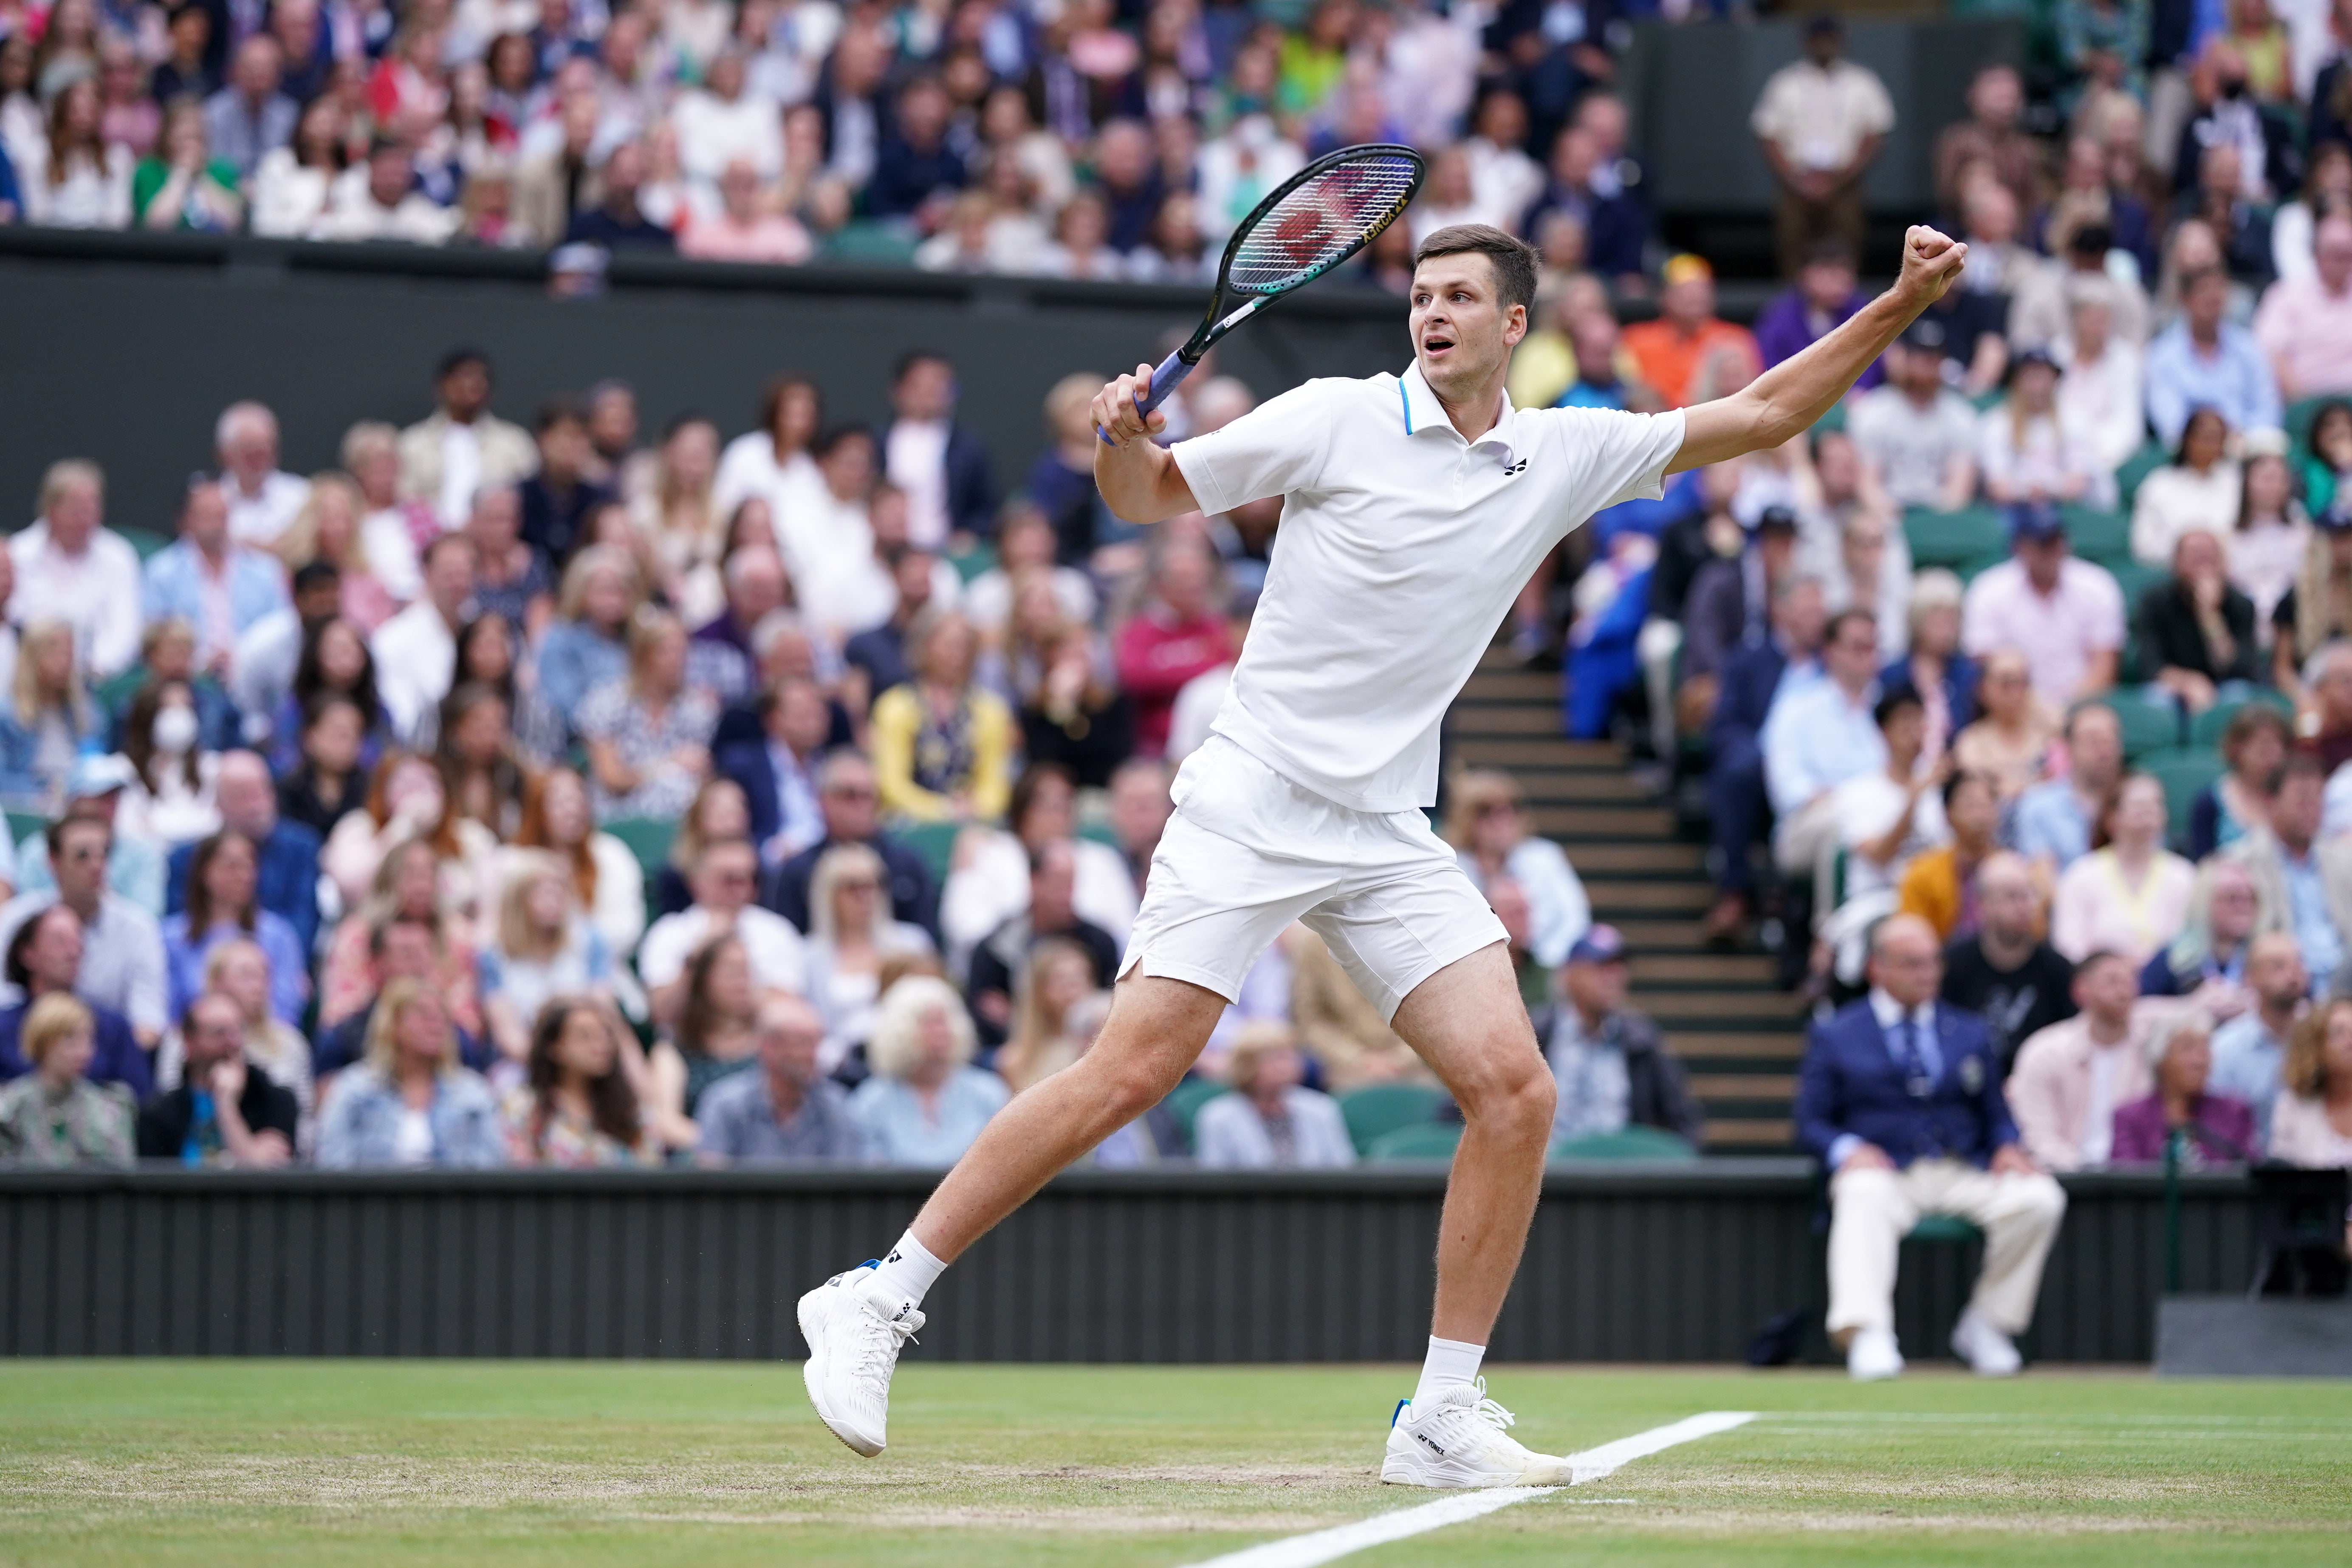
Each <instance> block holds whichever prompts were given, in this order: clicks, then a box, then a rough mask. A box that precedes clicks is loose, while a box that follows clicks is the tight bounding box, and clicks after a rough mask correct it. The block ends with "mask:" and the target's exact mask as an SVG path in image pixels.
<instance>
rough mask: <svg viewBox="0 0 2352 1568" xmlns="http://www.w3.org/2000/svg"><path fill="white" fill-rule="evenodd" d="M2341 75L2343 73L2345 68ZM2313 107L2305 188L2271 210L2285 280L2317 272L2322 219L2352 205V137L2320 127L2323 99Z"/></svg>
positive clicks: (2278, 266)
mask: <svg viewBox="0 0 2352 1568" xmlns="http://www.w3.org/2000/svg"><path fill="white" fill-rule="evenodd" d="M2337 58H2338V59H2341V58H2343V57H2341V56H2338V57H2337ZM2337 79H2338V80H2342V79H2344V77H2343V76H2342V74H2341V73H2340V68H2339V75H2338V78H2337ZM2313 109H2314V110H2315V114H2314V121H2315V133H2314V134H2313V136H2312V138H2311V167H2310V168H2309V169H2308V170H2307V171H2305V174H2304V179H2303V191H2302V193H2301V194H2300V195H2297V196H2296V197H2295V198H2294V200H2293V201H2288V202H2282V203H2280V204H2279V206H2278V210H2277V211H2275V212H2273V214H2272V215H2271V269H2272V270H2273V272H2276V273H2277V274H2278V277H2279V281H2280V282H2281V283H2285V282H2288V281H2294V282H2306V281H2308V280H2309V279H2311V278H2312V277H2314V276H2315V274H2316V272H2317V271H2318V266H2319V262H2318V257H2317V255H2316V252H2317V249H2318V233H2317V231H2318V226H2319V219H2320V218H2321V217H2323V216H2326V215H2328V214H2331V213H2333V214H2336V215H2338V216H2340V215H2342V214H2344V213H2346V212H2347V211H2352V141H2347V140H2346V139H2345V138H2344V137H2343V136H2342V135H2341V134H2339V135H2337V136H2336V137H2334V138H2330V137H2329V136H2327V135H2326V132H2324V131H2319V130H2318V129H2317V126H2316V122H2317V121H2318V120H2319V119H2320V118H2321V117H2322V116H2324V115H2326V112H2327V110H2326V106H2325V104H2324V102H2315V103H2314V104H2313Z"/></svg>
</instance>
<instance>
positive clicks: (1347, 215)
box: [1095, 142, 1428, 442]
mask: <svg viewBox="0 0 2352 1568" xmlns="http://www.w3.org/2000/svg"><path fill="white" fill-rule="evenodd" d="M1427 172H1428V165H1427V164H1425V163H1423V162H1422V158H1421V154H1420V153H1416V152H1414V151H1413V150H1412V148H1410V147H1399V146H1393V145H1391V144H1389V143H1386V142H1367V143H1365V144H1364V145H1362V146H1360V147H1342V148H1340V149H1339V151H1338V152H1336V153H1326V154H1324V155H1323V156H1322V157H1320V158H1318V159H1316V160H1315V162H1313V163H1309V164H1307V167H1305V168H1304V169H1301V170H1299V171H1298V173H1297V174H1293V175H1291V176H1290V178H1288V179H1287V180H1285V181H1284V182H1283V183H1282V184H1281V185H1280V186H1278V187H1277V188H1276V190H1275V192H1274V194H1273V195H1269V196H1267V197H1266V198H1265V200H1264V201H1262V202H1260V203H1258V205H1256V207H1255V208H1254V209H1252V211H1251V213H1250V215H1249V216H1247V217H1245V218H1244V219H1242V221H1241V225H1240V226H1239V227H1237V228H1235V229H1234V237H1233V238H1232V239H1230V240H1228V241H1226V242H1225V254H1224V257H1223V259H1222V260H1220V261H1219V262H1218V263H1217V287H1216V291H1215V292H1214V293H1213V294H1211V295H1210V296H1209V309H1208V310H1207V312H1206V313H1205V314H1204V315H1202V318H1201V324H1200V325H1199V326H1198V327H1196V328H1194V329H1193V331H1192V337H1191V339H1190V340H1188V341H1187V342H1185V344H1184V346H1183V347H1182V348H1181V349H1178V350H1177V351H1176V352H1175V353H1172V354H1170V355H1169V356H1168V357H1167V358H1166V359H1164V360H1161V361H1160V364H1159V366H1158V368H1156V369H1155V370H1153V371H1152V373H1151V386H1150V390H1148V391H1147V392H1145V393H1144V394H1143V395H1141V396H1139V397H1138V398H1137V399H1136V400H1135V406H1136V411H1137V412H1138V413H1139V414H1149V413H1150V412H1151V411H1152V410H1153V409H1155V408H1157V407H1159V406H1160V404H1161V403H1163V402H1165V401H1166V400H1167V397H1168V395H1169V394H1170V393H1171V392H1173V391H1175V390H1176V387H1177V385H1178V384H1180V383H1181V382H1182V381H1183V379H1184V378H1185V377H1186V376H1188V375H1190V374H1192V367H1193V366H1194V365H1196V364H1199V363H1201V356H1202V354H1204V353H1208V352H1209V349H1210V346H1211V345H1212V344H1213V343H1215V342H1216V341H1217V340H1218V339H1220V338H1222V337H1223V336H1224V335H1225V334H1226V333H1227V332H1230V331H1233V330H1234V328H1235V327H1238V326H1240V325H1241V324H1242V323H1243V322H1244V321H1248V320H1249V319H1250V318H1251V317H1252V316H1255V315H1256V314H1257V313H1258V312H1259V311H1260V310H1264V309H1265V308H1266V307H1267V306H1268V305H1271V304H1273V303H1274V302H1275V301H1276V300H1279V299H1281V298H1282V297H1283V296H1284V295H1285V294H1290V293H1295V292H1297V290H1298V289H1304V288H1306V287H1307V285H1308V284H1309V283H1312V282H1314V281H1315V279H1318V278H1320V277H1322V276H1323V274H1325V273H1326V272H1328V271H1330V270H1331V268H1334V267H1337V266H1339V263H1341V262H1343V261H1345V260H1347V259H1348V258H1349V257H1351V256H1353V255H1355V254H1356V252H1358V251H1360V250H1361V249H1363V248H1364V247H1366V246H1367V245H1370V243H1371V242H1372V241H1373V240H1374V239H1376V238H1378V237H1379V236H1380V233H1381V230H1382V229H1384V228H1386V227H1388V226H1389V225H1391V224H1392V223H1394V222H1395V221H1396V220H1397V218H1398V217H1399V216H1401V215H1402V213H1403V212H1404V209H1405V207H1406V206H1407V205H1409V204H1410V203H1411V202H1412V198H1413V195H1414V194H1415V193H1416V192H1418V191H1419V190H1420V189H1421V180H1422V176H1423V174H1426V173H1427ZM1095 434H1096V435H1097V436H1098V437H1102V439H1103V440H1104V441H1106V442H1107V441H1108V440H1109V439H1110V437H1108V436H1104V435H1103V433H1102V430H1101V429H1100V428H1099V427H1097V429H1096V431H1095Z"/></svg>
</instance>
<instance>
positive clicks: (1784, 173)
mask: <svg viewBox="0 0 2352 1568" xmlns="http://www.w3.org/2000/svg"><path fill="white" fill-rule="evenodd" d="M1844 48H1845V26H1844V24H1843V23H1842V22H1840V21H1839V20H1838V19H1837V17H1835V16H1831V15H1829V14H1827V13H1823V14H1822V15H1819V16H1814V17H1813V18H1812V19H1811V20H1810V21H1808V22H1807V23H1806V24H1805V58H1802V59H1801V60H1794V61H1791V62H1790V63H1789V64H1788V65H1785V66H1782V67H1781V68H1780V69H1779V70H1777V71H1774V72H1773V73H1772V76H1771V78H1770V79H1769V80H1768V81H1766V82H1765V84H1764V91H1763V94H1762V96H1761V97H1759V98H1758V99H1757V100H1756V109H1755V111H1754V112H1753V113H1752V114H1751V115H1749V117H1748V128H1749V129H1750V130H1752V131H1754V132H1756V139H1757V142H1758V144H1759V146H1760V147H1761V148H1762V149H1763V153H1764V161H1765V163H1768V164H1769V165H1770V166H1771V170H1772V179H1773V183H1774V184H1777V185H1778V186H1779V187H1780V205H1779V208H1778V212H1777V215H1776V222H1775V224H1774V232H1775V235H1776V236H1777V237H1778V239H1779V241H1780V271H1781V274H1782V275H1783V276H1785V277H1794V276H1795V275H1796V272H1797V269H1798V268H1799V267H1800V266H1801V265H1802V263H1803V260H1804V257H1805V253H1806V250H1807V248H1808V247H1810V246H1811V244H1812V243H1813V241H1815V240H1817V239H1823V238H1833V239H1838V240H1843V242H1844V243H1845V245H1846V246H1847V247H1848V248H1849V249H1852V250H1854V251H1857V252H1859V251H1860V250H1861V248H1862V240H1863V203H1862V180H1863V176H1864V174H1867V173H1868V172H1869V170H1870V165H1871V164H1872V163H1874V162H1875V161H1876V160H1877V157H1878V153H1879V150H1880V149H1881V148H1883V147H1884V146H1885V144H1886V133H1887V132H1889V131H1892V130H1893V129H1895V100H1893V99H1891V98H1889V97H1888V96H1887V93H1886V85H1885V83H1884V82H1882V81H1880V80H1879V79H1878V78H1877V76H1876V75H1875V74H1874V73H1873V72H1872V71H1870V70H1869V69H1868V68H1865V67H1863V66H1858V65H1856V64H1854V63H1853V61H1852V60H1848V59H1842V58H1839V57H1840V55H1841V54H1842V53H1843V51H1844Z"/></svg>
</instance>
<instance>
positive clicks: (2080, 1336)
mask: <svg viewBox="0 0 2352 1568" xmlns="http://www.w3.org/2000/svg"><path fill="white" fill-rule="evenodd" d="M934 1179H935V1178H933V1177H932V1176H930V1175H929V1174H927V1173H898V1172H845V1173H811V1172H803V1173H646V1174H635V1175H589V1174H583V1175H572V1174H561V1173H504V1174H498V1175H479V1176H457V1175H446V1176H445V1175H437V1174H419V1175H391V1174H385V1175H341V1174H331V1173H295V1174H288V1175H275V1176H259V1175H250V1176H248V1175H237V1174H205V1173H181V1172H163V1173H138V1174H130V1175H59V1176H41V1175H34V1174H29V1173H0V1355H338V1356H341V1355H435V1356H698V1357H759V1358H771V1359H772V1358H795V1357H797V1356H799V1355H801V1354H803V1353H804V1352H803V1351H802V1349H801V1345H800V1339H799V1335H798V1332H797V1331H796V1330H795V1329H794V1327H793V1317H792V1307H793V1300H794V1299H795V1298H796V1297H797V1296H798V1295H799V1293H800V1292H801V1291H802V1290H803V1289H807V1288H808V1287H809V1286H811V1285H814V1284H815V1283H816V1282H818V1281H819V1280H821V1279H824V1277H825V1276H826V1275H827V1274H829V1273H832V1272H834V1271H835V1270H837V1269H839V1268H844V1267H845V1266H848V1265H852V1264H855V1263H856V1262H857V1261H858V1260H859V1259H861V1258H866V1257H869V1256H871V1255H872V1254H873V1253H874V1252H875V1251H876V1250H877V1248H879V1247H885V1246H887V1245H888V1243H889V1242H890V1241H891V1240H892V1239H894V1238H895V1237H897V1236H898V1233H899V1231H900V1230H901V1229H902V1228H903V1227H904V1226H905V1225H906V1223H907V1222H908V1219H909V1218H911V1217H912V1215H913V1214H914V1212H915V1209H916V1206H917V1205H919V1203H920V1201H921V1199H922V1196H923V1194H925V1193H927V1192H928V1191H929V1188H930V1186H931V1184H932V1182H933V1180H934ZM2067 1185H2068V1191H2069V1193H2070V1194H2071V1197H2072V1200H2073V1207H2072V1210H2071V1211H2070V1212H2069V1214H2068V1215H2067V1218H2066V1227H2065V1230H2064V1232H2063V1234H2062V1235H2061V1237H2060V1238H2059V1242H2058V1247H2057V1250H2056V1253H2055V1255H2054V1256H2053V1260H2052V1265H2051V1270H2050V1274H2049V1277H2048V1279H2047V1281H2046V1283H2045V1285H2044V1288H2043V1291H2042V1310H2041V1314H2040V1317H2039V1320H2038V1321H2037V1324H2036V1328H2035V1331H2034V1335H2033V1337H2032V1340H2031V1341H2029V1343H2030V1344H2032V1346H2033V1347H2034V1348H2035V1349H2036V1350H2037V1352H2038V1353H2039V1354H2041V1355H2042V1356H2044V1357H2047V1358H2051V1359H2054V1360H2063V1361H2144V1360H2146V1359H2147V1357H2148V1355H2149V1353H2150V1351H2151V1348H2152V1341H2151V1334H2152V1330H2153V1321H2154V1317H2155V1301H2156V1297H2157V1293H2158V1285H2159V1283H2160V1281H2161V1278H2162V1263H2163V1237H2162V1205H2161V1192H2160V1187H2159V1185H2158V1183H2157V1182H2155V1181H2154V1180H2152V1179H2147V1178H2137V1177H2116V1176H2085V1177H2080V1178H2073V1179H2070V1180H2069V1182H2068V1184H2067ZM1441 1193H1442V1176H1441V1175H1440V1174H1438V1173H1434V1172H1421V1171H1413V1172H1361V1173H1331V1174H1315V1175H1307V1174H1298V1175H1292V1176H1287V1177H1265V1176H1256V1175H1244V1174H1220V1173H1198V1172H1187V1173H1148V1174H1134V1175H1126V1174H1119V1175H1114V1174H1088V1175H1072V1176H1066V1177H1064V1178H1062V1179H1060V1180H1058V1181H1056V1182H1055V1183H1054V1184H1052V1185H1051V1186H1049V1187H1048V1188H1047V1189H1046V1190H1045V1193H1044V1194H1041V1195H1040V1196H1039V1198H1038V1199H1037V1200H1036V1201H1035V1202H1034V1203H1033V1204H1031V1205H1029V1206H1028V1207H1027V1208H1025V1209H1024V1210H1023V1211H1021V1213H1020V1214H1018V1215H1015V1216H1014V1217H1013V1219H1012V1220H1010V1221H1009V1222H1007V1223H1006V1224H1005V1225H1004V1226H1003V1227H1002V1228H1001V1229H999V1230H998V1231H997V1232H996V1233H994V1234H993V1235H992V1236H991V1237H988V1238H987V1239H986V1240H984V1241H983V1242H982V1243H981V1245H980V1246H979V1247H976V1248H974V1249H973V1251H972V1253H971V1255H970V1256H969V1257H968V1258H966V1259H964V1260H963V1262H962V1263H961V1264H960V1265H959V1266H958V1267H957V1268H953V1269H951V1270H950V1272H949V1273H948V1275H947V1276H946V1278H945V1279H943V1280H942V1282H941V1283H940V1287H939V1289H937V1290H936V1291H935V1292H934V1293H933V1295H932V1297H931V1299H930V1300H929V1303H927V1305H928V1306H929V1309H930V1310H932V1317H933V1321H932V1325H931V1327H929V1329H927V1330H926V1331H924V1334H923V1344H922V1348H921V1350H920V1351H919V1352H914V1353H917V1354H920V1355H925V1356H931V1357H937V1358H941V1359H946V1360H961V1361H1080V1362H1234V1361H1244V1362H1246V1361H1372V1360H1395V1361H1408V1360H1412V1359H1415V1358H1417V1357H1418V1356H1419V1355H1420V1354H1421V1352H1422V1348H1423V1343H1424V1341H1425V1337H1426V1335H1427V1333H1428V1326H1427V1324H1428V1310H1429V1295H1430V1258H1431V1251H1432V1248H1433V1245H1434V1240H1435V1236H1436V1226H1437V1206H1438V1202H1439V1198H1440V1195H1441ZM1813 1207H1814V1185H1813V1178H1812V1176H1811V1171H1810V1169H1809V1168H1808V1166H1807V1165H1806V1164H1805V1163H1804V1162H1801V1161H1794V1160H1736V1161H1716V1162H1709V1163H1706V1164H1703V1165H1699V1166H1696V1167H1686V1168H1657V1167H1652V1168H1648V1169H1641V1170H1629V1169H1623V1168H1614V1169H1607V1168H1603V1169H1587V1170H1583V1171H1575V1172H1571V1171H1568V1170H1565V1169H1563V1170H1556V1171H1554V1172H1553V1173H1551V1175H1550V1176H1549V1179H1548V1181H1547V1184H1546V1188H1545V1195H1544V1202H1543V1205H1542V1207H1541V1208H1540V1209H1539V1210H1538V1214H1537V1217H1536V1226H1535V1231H1534V1234H1533V1236H1532V1237H1530V1240H1529V1244H1528V1255H1527V1261H1526V1264H1525V1266H1524V1267H1523V1268H1522V1269H1521V1271H1520V1274H1519V1279H1518V1283H1517V1287H1516V1289H1514V1290H1513V1292H1512V1295H1511V1299H1510V1301H1509V1304H1508V1305H1507V1308H1506V1309H1505V1311H1504V1315H1503V1320H1502V1321H1501V1323H1500V1324H1499V1325H1498V1326H1497V1328H1496V1336H1495V1354H1496V1358H1497V1359H1499V1360H1533V1361H1676V1362H1697V1361H1716V1362H1720V1361H1729V1360H1734V1359H1737V1358H1738V1356H1739V1355H1740V1353H1741V1352H1742V1350H1743V1348H1744V1347H1745V1345H1746V1344H1747V1342H1748V1336H1749V1335H1750V1334H1751V1333H1752V1332H1753V1331H1755V1329H1756V1328H1757V1327H1758V1326H1759V1324H1760V1323H1761V1322H1762V1321H1764V1320H1765V1319H1766V1318H1767V1317H1769V1316H1770V1315H1771V1314H1773V1313H1775V1312H1777V1311H1780V1310H1783V1309H1786V1308H1790V1307H1794V1306H1799V1305H1802V1304H1805V1303H1808V1302H1811V1303H1813V1304H1815V1305H1818V1303H1819V1302H1820V1301H1821V1300H1822V1296H1823V1294H1824V1292H1823V1290H1822V1285H1821V1282H1820V1267H1821V1265H1820V1255H1819V1247H1820V1242H1819V1238H1818V1237H1817V1235H1816V1234H1815V1232H1814V1231H1813V1229H1812V1225H1811V1221H1812V1217H1813ZM2184 1208H2185V1214H2186V1225H2185V1237H2186V1242H2187V1247H2186V1254H2185V1262H2186V1269H2185V1275H2186V1278H2185V1283H2186V1285H2187V1287H2188V1288H2189V1289H2191V1290H2207V1291H2225V1292H2226V1291H2231V1290H2235V1289H2241V1288H2242V1286H2243V1285H2244V1283H2245V1280H2246V1279H2247V1277H2248V1273H2249V1270H2250V1268H2251V1266H2252V1252H2251V1237H2252V1213H2251V1207H2250V1203H2249V1200H2248V1197H2247V1195H2246V1189H2245V1187H2244V1184H2242V1182H2240V1181H2238V1180H2237V1179H2235V1178H2229V1177H2219V1176H2200V1177H2195V1178H2191V1179H2190V1181H2189V1184H2188V1194H2187V1201H2186V1203H2185V1205H2184ZM1974 1262H1975V1260H1974V1258H1973V1257H1967V1256H1963V1255H1962V1253H1961V1251H1960V1249H1958V1248H1950V1247H1907V1248H1906V1251H1905V1257H1904V1274H1903V1279H1902V1285H1901V1288H1900V1289H1899V1291H1898V1300H1897V1307H1898V1321H1899V1326H1900V1330H1901V1332H1902V1333H1903V1335H1904V1338H1905V1343H1906V1346H1907V1347H1908V1348H1909V1349H1910V1350H1911V1351H1912V1352H1913V1353H1914V1354H1916V1355H1918V1356H1921V1357H1925V1358H1933V1357H1936V1356H1939V1355H1940V1354H1942V1352H1943V1346H1942V1343H1941V1336H1942V1335H1943V1334H1944V1333H1945V1332H1947V1331H1948V1330H1949V1328H1950V1325H1951V1322H1952V1321H1953V1319H1954V1317H1955V1316H1956V1315H1957V1314H1958V1310H1959V1305H1960V1303H1961V1301H1962V1300H1964V1299H1965V1295H1966V1289H1967V1286H1968V1283H1969V1279H1970V1277H1971V1276H1972V1273H1973V1268H1974Z"/></svg>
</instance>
